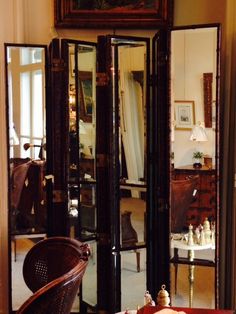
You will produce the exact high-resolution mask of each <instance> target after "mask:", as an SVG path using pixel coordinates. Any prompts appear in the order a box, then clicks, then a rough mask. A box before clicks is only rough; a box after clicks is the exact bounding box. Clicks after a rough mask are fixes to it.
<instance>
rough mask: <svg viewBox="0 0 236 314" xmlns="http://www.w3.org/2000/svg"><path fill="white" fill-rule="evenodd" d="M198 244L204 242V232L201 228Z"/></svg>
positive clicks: (203, 243)
mask: <svg viewBox="0 0 236 314" xmlns="http://www.w3.org/2000/svg"><path fill="white" fill-rule="evenodd" d="M199 244H200V245H205V244H206V240H205V233H204V230H203V228H202V229H201V231H200V243H199Z"/></svg>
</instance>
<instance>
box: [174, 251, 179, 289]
mask: <svg viewBox="0 0 236 314" xmlns="http://www.w3.org/2000/svg"><path fill="white" fill-rule="evenodd" d="M178 259H179V249H177V248H174V260H175V261H177V263H176V262H175V263H174V267H175V294H176V293H177V279H178Z"/></svg>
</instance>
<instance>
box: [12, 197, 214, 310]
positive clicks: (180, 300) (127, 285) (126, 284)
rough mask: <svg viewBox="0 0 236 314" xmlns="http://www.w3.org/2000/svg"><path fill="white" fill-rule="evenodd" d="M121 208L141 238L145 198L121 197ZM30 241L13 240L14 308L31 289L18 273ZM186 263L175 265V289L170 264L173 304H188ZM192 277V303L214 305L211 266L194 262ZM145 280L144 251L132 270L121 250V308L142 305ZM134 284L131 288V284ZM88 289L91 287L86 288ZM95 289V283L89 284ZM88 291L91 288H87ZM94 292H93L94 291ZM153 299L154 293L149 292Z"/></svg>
mask: <svg viewBox="0 0 236 314" xmlns="http://www.w3.org/2000/svg"><path fill="white" fill-rule="evenodd" d="M121 208H122V210H131V211H132V215H131V217H132V219H131V221H132V224H133V227H134V228H135V230H136V231H137V232H138V237H139V241H143V239H144V223H143V221H144V211H145V202H144V201H143V200H140V199H131V198H124V199H122V201H121ZM32 245H34V243H33V242H32V241H31V240H29V239H18V240H17V255H16V262H15V261H14V254H12V277H13V285H12V286H13V289H12V294H13V305H14V309H17V308H18V307H19V306H20V305H21V304H22V303H23V302H24V301H25V300H26V299H27V298H28V297H29V296H30V295H31V292H30V291H29V290H28V289H27V287H26V286H25V284H24V280H23V277H22V264H23V260H24V256H25V253H26V252H27V250H28V249H29V248H30V247H31V246H32ZM91 265H92V267H94V266H96V263H95V259H94V260H93V262H92V263H91ZM188 270H189V269H188V265H179V269H178V281H177V293H175V292H174V267H173V265H170V271H171V291H170V294H171V302H172V305H173V306H183V307H188V306H189V281H188ZM86 272H87V273H86V275H87V279H86V280H87V281H89V282H90V281H92V282H93V283H94V285H96V282H94V273H96V270H95V271H94V272H91V280H90V270H88V271H86ZM194 274H195V280H194V288H193V307H198V308H214V285H215V284H214V268H212V267H200V266H196V267H195V269H194ZM145 282H146V260H145V251H142V252H141V271H140V273H137V271H136V258H135V254H134V253H133V254H128V253H127V254H122V309H126V308H129V309H132V308H137V306H138V305H139V306H142V304H143V295H144V292H145ZM134 287H135V288H134ZM90 289H91V288H90ZM92 290H93V291H94V293H95V291H96V287H95V286H94V287H92ZM90 291H91V290H90ZM95 294H96V293H95ZM153 298H154V299H155V296H153ZM74 307H75V309H76V308H78V307H79V305H78V300H77V303H75V305H74Z"/></svg>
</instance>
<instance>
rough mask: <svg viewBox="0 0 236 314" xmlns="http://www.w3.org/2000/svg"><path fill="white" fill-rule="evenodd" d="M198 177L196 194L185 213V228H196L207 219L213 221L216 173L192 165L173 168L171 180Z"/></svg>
mask: <svg viewBox="0 0 236 314" xmlns="http://www.w3.org/2000/svg"><path fill="white" fill-rule="evenodd" d="M193 175H199V183H198V186H197V193H196V196H195V197H194V200H193V202H192V204H191V206H190V208H189V210H188V211H187V215H186V221H185V227H186V228H188V226H189V224H192V225H193V226H195V227H196V226H198V225H199V224H202V223H203V221H204V219H205V218H206V217H207V218H208V220H209V221H215V218H216V217H215V213H216V208H215V207H216V171H215V169H214V168H213V169H209V168H208V167H206V166H204V165H203V166H202V168H194V167H193V166H192V165H187V166H182V167H178V168H174V171H173V179H175V180H178V179H184V178H186V177H188V176H193Z"/></svg>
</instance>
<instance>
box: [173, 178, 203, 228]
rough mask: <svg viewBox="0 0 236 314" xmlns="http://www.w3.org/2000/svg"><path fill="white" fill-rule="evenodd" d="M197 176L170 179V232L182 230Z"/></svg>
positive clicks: (195, 187)
mask: <svg viewBox="0 0 236 314" xmlns="http://www.w3.org/2000/svg"><path fill="white" fill-rule="evenodd" d="M198 184H199V176H198V175H197V176H189V177H187V178H186V179H182V180H171V232H172V233H180V232H182V231H183V228H184V226H185V220H186V213H187V210H188V209H189V207H190V204H191V203H192V202H193V200H194V194H195V195H196V192H197V187H198Z"/></svg>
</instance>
